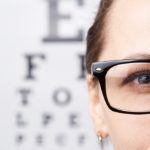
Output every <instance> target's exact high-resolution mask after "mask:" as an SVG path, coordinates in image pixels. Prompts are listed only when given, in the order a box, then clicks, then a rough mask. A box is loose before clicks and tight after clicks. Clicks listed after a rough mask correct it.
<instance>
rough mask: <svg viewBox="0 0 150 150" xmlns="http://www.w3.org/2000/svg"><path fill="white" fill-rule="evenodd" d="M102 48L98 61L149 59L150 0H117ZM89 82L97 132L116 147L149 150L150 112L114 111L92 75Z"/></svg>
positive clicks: (125, 149)
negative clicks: (108, 137)
mask: <svg viewBox="0 0 150 150" xmlns="http://www.w3.org/2000/svg"><path fill="white" fill-rule="evenodd" d="M103 50H104V51H103V53H102V54H101V56H100V57H99V61H104V60H118V59H119V60H120V59H125V58H146V57H148V58H150V57H149V56H148V55H150V0H115V2H114V3H113V5H112V8H111V11H110V13H109V15H108V21H107V27H106V44H105V46H104V49H103ZM87 83H88V91H89V96H90V113H91V116H92V119H93V122H94V125H95V130H96V133H97V135H101V136H102V138H106V137H107V136H110V138H111V141H112V143H113V145H114V149H115V150H150V114H147V115H131V114H121V113H117V112H113V111H111V110H110V109H109V108H108V107H107V105H106V103H105V101H104V99H103V95H102V92H101V89H100V87H99V84H96V85H95V84H94V83H93V81H92V76H91V75H89V74H88V75H87Z"/></svg>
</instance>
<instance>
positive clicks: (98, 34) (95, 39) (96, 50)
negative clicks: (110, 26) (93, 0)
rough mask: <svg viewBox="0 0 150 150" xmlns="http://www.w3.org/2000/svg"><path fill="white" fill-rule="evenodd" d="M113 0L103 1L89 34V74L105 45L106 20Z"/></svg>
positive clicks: (87, 51)
mask: <svg viewBox="0 0 150 150" xmlns="http://www.w3.org/2000/svg"><path fill="white" fill-rule="evenodd" d="M112 2H113V0H101V2H100V5H99V9H98V12H97V15H96V18H95V20H94V23H93V25H92V26H91V27H90V28H89V31H88V34H87V50H86V55H85V60H86V61H85V63H86V70H87V73H89V74H90V73H91V64H92V62H95V61H97V60H98V58H99V56H100V54H101V53H102V51H103V50H102V49H103V47H104V44H105V36H106V33H105V27H106V22H107V21H106V18H107V14H108V12H109V10H110V7H111V5H112Z"/></svg>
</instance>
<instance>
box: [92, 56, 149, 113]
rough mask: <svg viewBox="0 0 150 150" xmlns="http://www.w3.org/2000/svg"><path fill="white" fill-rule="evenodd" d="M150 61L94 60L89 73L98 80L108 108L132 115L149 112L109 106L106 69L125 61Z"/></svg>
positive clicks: (125, 62)
mask: <svg viewBox="0 0 150 150" xmlns="http://www.w3.org/2000/svg"><path fill="white" fill-rule="evenodd" d="M140 62H142V63H150V59H122V60H108V61H100V62H94V63H92V66H91V73H92V75H93V76H95V77H96V78H97V79H98V80H99V84H100V87H101V90H102V94H103V97H104V100H105V102H106V104H107V106H108V108H109V109H110V110H112V111H114V112H118V113H124V114H134V115H142V114H150V111H145V112H135V111H125V110H121V109H118V108H115V107H113V106H111V104H110V103H109V100H108V98H107V92H106V74H107V72H108V70H109V69H110V68H112V67H114V66H117V65H120V64H127V63H140Z"/></svg>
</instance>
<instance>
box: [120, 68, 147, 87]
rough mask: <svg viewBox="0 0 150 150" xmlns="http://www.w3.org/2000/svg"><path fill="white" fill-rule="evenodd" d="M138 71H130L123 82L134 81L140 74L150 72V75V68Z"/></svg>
mask: <svg viewBox="0 0 150 150" xmlns="http://www.w3.org/2000/svg"><path fill="white" fill-rule="evenodd" d="M137 70H138V71H136V72H134V73H130V74H129V75H128V76H127V77H126V78H125V79H123V84H122V85H125V84H128V83H130V82H132V81H133V80H135V79H136V78H137V77H139V75H144V74H148V75H149V76H150V70H145V69H140V70H139V69H137Z"/></svg>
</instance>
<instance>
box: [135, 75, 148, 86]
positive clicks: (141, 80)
mask: <svg viewBox="0 0 150 150" xmlns="http://www.w3.org/2000/svg"><path fill="white" fill-rule="evenodd" d="M138 82H139V83H140V84H146V83H149V82H150V76H148V75H143V76H140V77H139V78H138Z"/></svg>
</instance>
